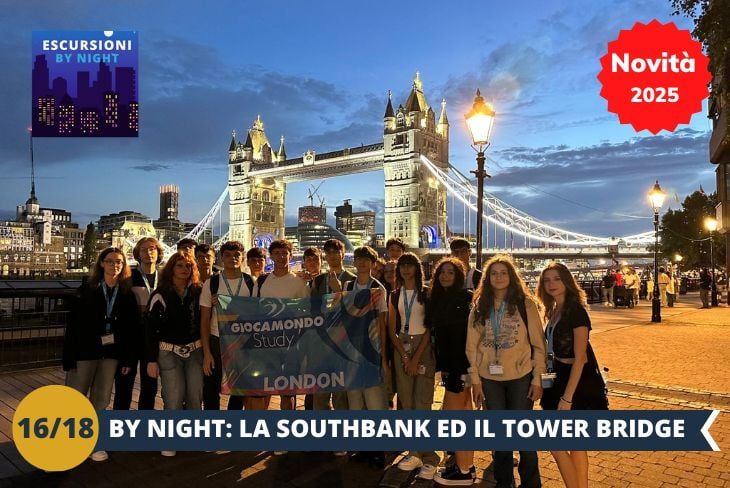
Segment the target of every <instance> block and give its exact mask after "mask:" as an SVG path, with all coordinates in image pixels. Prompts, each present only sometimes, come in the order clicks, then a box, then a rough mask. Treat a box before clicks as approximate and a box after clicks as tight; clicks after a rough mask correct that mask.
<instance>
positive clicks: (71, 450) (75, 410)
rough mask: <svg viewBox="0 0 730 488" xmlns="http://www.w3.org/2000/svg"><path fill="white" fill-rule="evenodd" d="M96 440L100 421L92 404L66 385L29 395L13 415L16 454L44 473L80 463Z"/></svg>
mask: <svg viewBox="0 0 730 488" xmlns="http://www.w3.org/2000/svg"><path fill="white" fill-rule="evenodd" d="M98 437H99V419H98V417H97V415H96V411H95V410H94V407H93V406H92V405H91V402H90V401H89V400H88V398H86V397H85V396H84V395H82V394H81V393H79V392H78V391H76V390H74V389H73V388H69V387H67V386H60V385H50V386H44V387H41V388H38V389H37V390H34V391H32V392H30V393H29V394H28V395H27V396H26V397H25V398H23V400H22V401H21V402H20V404H19V405H18V408H17V410H16V411H15V415H14V416H13V442H15V446H16V447H17V448H18V452H20V455H21V456H23V458H24V459H25V460H26V461H28V462H29V463H30V464H32V465H33V466H35V467H36V468H39V469H43V470H45V471H65V470H67V469H71V468H75V467H76V466H78V465H79V464H81V463H83V462H84V460H85V459H86V458H87V457H89V455H90V454H91V452H92V451H93V449H94V446H96V440H97V438H98Z"/></svg>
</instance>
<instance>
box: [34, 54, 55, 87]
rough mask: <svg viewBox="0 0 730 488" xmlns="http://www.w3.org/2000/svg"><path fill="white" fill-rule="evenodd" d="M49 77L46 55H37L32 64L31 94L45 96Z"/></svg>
mask: <svg viewBox="0 0 730 488" xmlns="http://www.w3.org/2000/svg"><path fill="white" fill-rule="evenodd" d="M50 76H51V75H50V71H49V70H48V61H46V55H45V54H38V55H37V56H36V57H35V61H34V62H33V93H38V94H40V95H41V96H44V95H46V94H47V93H48V88H49V86H48V82H49V80H50Z"/></svg>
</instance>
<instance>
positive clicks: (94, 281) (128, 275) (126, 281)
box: [89, 247, 132, 291]
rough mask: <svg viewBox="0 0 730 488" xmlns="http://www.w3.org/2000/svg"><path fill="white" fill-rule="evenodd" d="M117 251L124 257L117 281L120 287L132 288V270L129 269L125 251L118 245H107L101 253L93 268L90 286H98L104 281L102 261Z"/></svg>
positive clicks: (127, 289) (124, 288)
mask: <svg viewBox="0 0 730 488" xmlns="http://www.w3.org/2000/svg"><path fill="white" fill-rule="evenodd" d="M115 253H116V254H119V255H120V256H121V257H122V270H121V271H120V272H119V275H118V277H117V280H118V281H117V283H118V284H119V288H121V289H122V290H124V291H129V290H130V289H131V288H132V270H131V269H129V264H128V263H127V256H126V255H125V254H124V251H122V250H121V249H120V248H118V247H107V248H106V249H104V250H103V251H101V252H100V253H99V257H98V258H96V263H95V264H94V267H93V268H92V269H91V275H90V277H89V286H91V287H97V286H100V285H101V283H102V282H103V281H104V266H103V265H102V263H103V262H104V260H105V259H106V257H107V256H108V255H110V254H115Z"/></svg>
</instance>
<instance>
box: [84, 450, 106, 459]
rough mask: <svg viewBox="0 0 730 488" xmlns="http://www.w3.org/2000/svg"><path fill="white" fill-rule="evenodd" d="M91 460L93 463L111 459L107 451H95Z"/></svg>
mask: <svg viewBox="0 0 730 488" xmlns="http://www.w3.org/2000/svg"><path fill="white" fill-rule="evenodd" d="M89 458H90V459H91V460H92V461H106V460H107V459H109V454H107V453H106V451H94V452H92V453H91V456H89Z"/></svg>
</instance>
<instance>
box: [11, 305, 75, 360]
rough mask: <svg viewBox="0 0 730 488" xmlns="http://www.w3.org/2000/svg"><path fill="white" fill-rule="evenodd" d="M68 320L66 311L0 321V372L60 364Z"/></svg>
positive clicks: (30, 313) (27, 314)
mask: <svg viewBox="0 0 730 488" xmlns="http://www.w3.org/2000/svg"><path fill="white" fill-rule="evenodd" d="M67 319H68V312H67V311H57V312H17V313H14V314H13V315H11V316H9V317H0V371H14V370H21V369H33V368H41V367H44V366H53V365H57V364H60V363H61V357H62V354H63V336H64V334H65V332H66V321H67Z"/></svg>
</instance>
